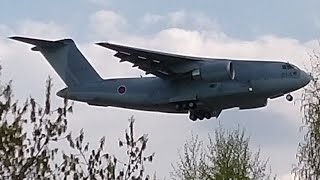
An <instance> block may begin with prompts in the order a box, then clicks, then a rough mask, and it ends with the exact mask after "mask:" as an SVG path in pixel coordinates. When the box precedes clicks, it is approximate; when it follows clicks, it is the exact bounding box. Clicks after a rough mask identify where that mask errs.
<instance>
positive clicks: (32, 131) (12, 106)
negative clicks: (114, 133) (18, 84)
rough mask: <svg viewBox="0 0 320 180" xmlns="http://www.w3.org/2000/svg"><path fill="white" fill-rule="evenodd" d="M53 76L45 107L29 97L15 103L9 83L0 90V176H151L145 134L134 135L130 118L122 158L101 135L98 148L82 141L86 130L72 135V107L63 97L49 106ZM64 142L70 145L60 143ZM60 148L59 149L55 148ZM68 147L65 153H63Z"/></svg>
mask: <svg viewBox="0 0 320 180" xmlns="http://www.w3.org/2000/svg"><path fill="white" fill-rule="evenodd" d="M51 87H52V81H51V79H50V78H49V79H48V80H47V88H46V96H45V97H46V98H45V103H44V108H42V107H41V106H40V104H39V103H37V102H36V100H35V99H33V98H29V99H28V100H26V101H25V103H24V104H23V105H22V106H21V107H19V103H18V101H13V100H12V98H13V96H12V86H11V83H9V84H7V85H5V86H1V89H0V98H1V99H0V179H9V180H10V179H15V180H16V179H69V178H73V179H110V180H112V179H119V180H129V179H130V180H131V179H132V180H135V179H137V180H138V179H139V180H140V179H141V180H142V179H150V177H149V176H148V175H146V174H145V165H144V164H145V162H146V161H150V162H152V160H153V157H154V154H152V155H150V156H145V155H144V154H145V150H146V147H147V142H148V138H147V135H142V136H140V137H138V138H136V137H135V135H134V119H133V117H132V118H130V119H129V128H128V129H127V130H126V131H125V140H124V141H119V146H120V147H121V148H125V149H126V152H127V154H125V156H124V157H126V158H127V162H126V163H122V162H121V161H120V160H119V159H118V158H117V157H115V156H113V155H111V154H109V153H108V152H106V150H105V138H104V137H103V138H101V140H100V142H99V146H98V147H97V148H90V145H89V143H88V142H85V134H84V131H83V130H81V131H80V133H79V135H78V136H77V137H76V138H73V137H72V134H71V133H70V131H69V129H68V118H67V117H68V116H70V115H71V113H72V111H73V107H72V104H69V103H68V101H67V100H64V103H63V105H62V106H61V107H58V108H56V109H52V107H51V103H50V102H51V101H50V96H51ZM65 143H67V144H68V145H69V147H67V148H61V146H62V145H63V144H65ZM59 147H60V148H59ZM67 152H68V153H67Z"/></svg>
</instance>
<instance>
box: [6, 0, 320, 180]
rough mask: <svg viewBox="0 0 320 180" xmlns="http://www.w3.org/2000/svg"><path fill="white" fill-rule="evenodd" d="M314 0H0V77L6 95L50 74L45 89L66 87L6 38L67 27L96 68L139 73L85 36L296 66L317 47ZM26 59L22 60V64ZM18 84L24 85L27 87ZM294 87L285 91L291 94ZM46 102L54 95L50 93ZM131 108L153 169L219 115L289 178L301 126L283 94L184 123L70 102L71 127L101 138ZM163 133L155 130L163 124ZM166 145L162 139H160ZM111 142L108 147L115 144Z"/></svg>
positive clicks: (318, 19) (61, 32) (164, 166)
mask: <svg viewBox="0 0 320 180" xmlns="http://www.w3.org/2000/svg"><path fill="white" fill-rule="evenodd" d="M318 7H320V1H316V0H307V1H301V0H281V1H279V0H270V1H263V2H261V1H256V0H243V1H231V0H224V1H217V0H199V1H191V0H183V1H182V0H176V1H171V0H162V1H155V0H139V1H132V0H81V1H76V0H68V1H62V0H59V1H30V0H21V1H17V0H16V1H3V2H1V6H0V62H1V65H2V66H3V67H4V70H3V78H4V79H7V80H9V79H13V80H14V82H13V85H14V87H15V88H16V89H17V91H16V92H15V97H17V98H26V97H29V96H30V95H32V96H35V97H36V98H37V99H39V100H40V101H41V100H42V99H43V96H42V92H43V90H44V86H41V85H42V84H43V85H44V82H45V80H46V77H47V76H48V75H50V76H51V77H53V80H54V89H53V90H54V92H56V91H58V90H60V89H62V88H63V87H65V85H64V84H63V82H62V81H61V80H60V79H59V77H58V76H57V75H56V73H55V72H54V71H53V69H52V68H51V67H50V66H49V65H48V63H47V62H46V61H45V60H44V58H43V57H42V56H41V55H40V54H38V53H34V52H31V51H30V50H29V46H27V45H24V44H20V43H16V42H12V41H10V40H8V39H7V37H8V36H12V35H25V36H34V37H38V38H48V39H57V38H65V37H71V38H73V39H74V40H75V41H76V42H77V43H78V47H79V48H80V50H81V51H82V52H83V53H84V55H85V56H86V57H87V58H88V60H89V61H90V63H91V64H92V65H93V66H94V67H95V69H96V70H97V71H98V72H99V73H100V74H101V75H102V76H103V77H105V78H109V77H124V76H139V75H141V74H142V72H141V71H138V70H137V69H133V68H131V65H130V64H125V63H123V64H120V63H118V60H117V59H115V58H113V57H112V55H113V52H111V51H108V50H106V49H103V48H100V47H97V46H95V45H94V42H97V41H106V40H112V41H116V42H120V43H124V44H130V45H133V46H138V47H144V48H150V49H157V50H162V51H169V52H175V53H182V54H192V55H199V56H211V57H213V56H214V57H216V56H217V57H234V58H249V59H283V60H285V61H289V62H291V63H294V64H296V65H298V66H299V67H302V68H303V67H304V65H306V64H307V62H308V58H309V57H308V53H310V52H312V50H314V49H316V48H317V46H316V44H317V43H316V42H317V40H318V37H319V31H320V11H319V10H318ZM26 67H28V68H26ZM26 87H27V88H26ZM300 93H301V91H298V92H295V93H293V95H294V97H295V98H296V99H298V98H299V97H300ZM54 103H56V104H59V103H61V100H60V99H58V98H56V99H54ZM131 115H134V116H135V117H136V119H137V130H138V132H142V133H148V134H149V137H150V149H151V151H156V159H155V162H154V165H153V166H152V167H153V169H152V170H155V171H157V172H158V174H159V175H160V176H162V177H167V178H168V177H169V176H168V173H169V171H170V170H171V163H172V162H174V161H175V160H176V159H177V149H178V148H181V147H182V146H183V143H184V142H185V141H186V140H187V139H188V137H190V135H191V132H193V133H196V134H199V135H200V136H201V137H202V138H204V139H205V138H206V137H207V134H208V133H212V132H213V129H214V128H216V127H217V126H218V124H219V122H220V123H221V124H222V125H223V127H225V128H233V127H237V126H238V124H239V125H240V126H242V127H245V128H246V130H247V132H248V134H249V135H250V136H251V140H252V144H251V145H252V148H253V149H257V148H258V147H261V152H262V156H263V157H265V158H267V157H270V164H271V165H272V167H273V172H275V173H276V174H278V176H279V177H280V179H281V180H288V179H291V176H290V170H291V168H292V164H294V163H295V162H296V160H295V152H296V149H297V144H298V143H299V142H300V141H301V137H302V134H300V133H299V131H298V129H299V127H300V126H301V113H300V111H299V103H297V102H296V103H295V104H294V103H287V102H286V101H285V99H284V98H279V99H277V100H271V101H269V104H268V106H267V107H266V108H262V109H257V110H250V111H241V112H240V111H238V110H227V111H224V112H222V114H221V116H220V118H219V120H215V119H212V120H210V121H203V122H197V123H192V122H190V121H189V120H188V117H187V116H181V115H168V114H160V113H150V112H140V111H131V110H124V109H117V108H98V107H92V106H88V105H86V104H83V103H75V114H74V116H73V118H72V119H74V120H75V121H71V122H70V126H71V128H72V129H73V132H77V130H79V129H81V128H83V127H84V128H85V131H86V132H87V134H88V136H89V137H88V138H89V140H91V141H95V140H96V139H97V138H99V137H101V136H107V140H110V141H111V142H110V143H113V142H114V141H112V140H116V139H118V137H121V136H122V133H123V129H124V128H125V127H126V125H127V121H126V120H127V119H128V118H129V117H131ZM164 131H165V132H166V133H163V132H164ZM164 144H165V145H166V146H165V147H164V146H163V145H164ZM110 151H112V152H114V153H117V149H116V147H110Z"/></svg>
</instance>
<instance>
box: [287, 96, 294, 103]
mask: <svg viewBox="0 0 320 180" xmlns="http://www.w3.org/2000/svg"><path fill="white" fill-rule="evenodd" d="M286 100H287V101H289V102H291V101H293V96H292V95H291V94H287V95H286Z"/></svg>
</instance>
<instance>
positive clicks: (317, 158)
mask: <svg viewBox="0 0 320 180" xmlns="http://www.w3.org/2000/svg"><path fill="white" fill-rule="evenodd" d="M310 62H311V76H312V80H311V82H310V83H309V85H308V86H307V87H306V88H304V91H303V93H302V101H301V110H302V113H303V118H302V122H303V124H304V126H303V127H302V128H301V130H303V132H304V133H305V135H304V138H303V142H301V143H299V145H298V152H297V159H298V164H297V165H296V166H295V167H294V168H293V173H294V175H295V179H307V180H318V179H320V79H319V77H320V52H316V51H314V53H313V54H312V55H310Z"/></svg>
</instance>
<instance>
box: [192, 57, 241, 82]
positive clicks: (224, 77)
mask: <svg viewBox="0 0 320 180" xmlns="http://www.w3.org/2000/svg"><path fill="white" fill-rule="evenodd" d="M234 77H235V70H234V68H233V63H232V62H231V61H222V62H213V63H210V64H203V65H202V66H201V67H200V68H199V69H195V70H193V71H192V79H194V80H204V81H210V82H221V81H228V80H233V79H234Z"/></svg>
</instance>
